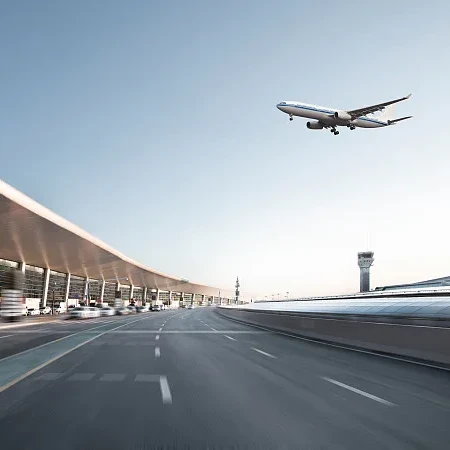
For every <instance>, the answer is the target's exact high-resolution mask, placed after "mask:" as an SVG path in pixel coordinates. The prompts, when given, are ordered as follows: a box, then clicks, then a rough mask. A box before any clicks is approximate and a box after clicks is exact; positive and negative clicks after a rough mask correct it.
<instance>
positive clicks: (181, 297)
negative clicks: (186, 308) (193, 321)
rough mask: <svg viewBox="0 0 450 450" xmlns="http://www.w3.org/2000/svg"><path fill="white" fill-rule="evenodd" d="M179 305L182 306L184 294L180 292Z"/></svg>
mask: <svg viewBox="0 0 450 450" xmlns="http://www.w3.org/2000/svg"><path fill="white" fill-rule="evenodd" d="M180 303H181V304H182V305H184V292H180Z"/></svg>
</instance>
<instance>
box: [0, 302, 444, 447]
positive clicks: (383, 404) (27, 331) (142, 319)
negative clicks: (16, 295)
mask: <svg viewBox="0 0 450 450" xmlns="http://www.w3.org/2000/svg"><path fill="white" fill-rule="evenodd" d="M0 351H1V354H0V357H2V358H3V359H1V360H0V386H2V387H0V391H1V393H0V444H1V446H2V448H8V449H21V450H22V449H46V450H51V449H55V450H64V449H80V450H81V449H83V450H85V449H99V448H108V449H153V448H162V449H178V448H180V449H183V448H189V449H203V448H204V449H206V448H208V449H216V448H219V449H228V448H230V449H247V448H252V449H259V448H263V449H323V448H333V449H361V448H364V449H377V450H379V449H387V448H389V449H425V448H426V449H434V448H435V449H442V448H448V446H449V445H450V444H449V439H450V427H449V426H448V424H449V423H450V373H449V372H446V371H443V370H438V369H432V368H428V367H423V366H419V365H415V364H408V363H405V362H401V361H395V360H391V359H386V358H382V357H378V356H374V355H369V354H362V353H357V352H354V351H350V350H345V349H339V348H333V347H328V346H325V345H321V344H317V343H312V342H306V341H302V340H300V339H295V338H291V337H287V336H283V335H281V334H277V333H275V332H270V331H266V330H261V329H257V328H253V327H250V326H247V325H244V324H241V323H237V322H234V321H231V320H229V319H226V318H223V317H221V316H219V315H218V314H217V313H216V311H215V310H214V308H197V309H194V310H186V309H179V310H170V311H161V312H155V313H144V314H138V315H133V316H127V317H112V318H103V319H99V320H96V321H84V322H74V323H63V322H57V323H54V322H52V323H43V324H39V325H33V326H27V327H19V328H9V329H4V328H3V329H0Z"/></svg>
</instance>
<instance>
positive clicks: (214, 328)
mask: <svg viewBox="0 0 450 450" xmlns="http://www.w3.org/2000/svg"><path fill="white" fill-rule="evenodd" d="M209 328H211V330H213V331H217V330H216V329H215V328H213V327H209Z"/></svg>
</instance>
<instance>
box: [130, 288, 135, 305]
mask: <svg viewBox="0 0 450 450" xmlns="http://www.w3.org/2000/svg"><path fill="white" fill-rule="evenodd" d="M133 294H134V285H131V286H130V302H131V300H133Z"/></svg>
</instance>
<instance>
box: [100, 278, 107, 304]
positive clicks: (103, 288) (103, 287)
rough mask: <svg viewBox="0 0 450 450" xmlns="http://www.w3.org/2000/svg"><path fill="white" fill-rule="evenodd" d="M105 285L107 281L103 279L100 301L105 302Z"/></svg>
mask: <svg viewBox="0 0 450 450" xmlns="http://www.w3.org/2000/svg"><path fill="white" fill-rule="evenodd" d="M105 286H106V281H105V280H103V281H102V290H101V291H100V303H103V297H104V296H105Z"/></svg>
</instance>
